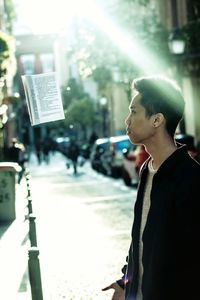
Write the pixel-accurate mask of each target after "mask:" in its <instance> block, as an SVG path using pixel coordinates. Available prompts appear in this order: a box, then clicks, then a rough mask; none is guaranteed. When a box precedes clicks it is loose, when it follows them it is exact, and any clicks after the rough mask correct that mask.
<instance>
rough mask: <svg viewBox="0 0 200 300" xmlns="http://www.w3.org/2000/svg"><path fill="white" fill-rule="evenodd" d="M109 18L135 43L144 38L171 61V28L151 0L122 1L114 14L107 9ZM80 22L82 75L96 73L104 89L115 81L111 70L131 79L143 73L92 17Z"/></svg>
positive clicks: (76, 49)
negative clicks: (108, 83) (159, 17)
mask: <svg viewBox="0 0 200 300" xmlns="http://www.w3.org/2000/svg"><path fill="white" fill-rule="evenodd" d="M107 17H109V18H111V20H112V21H113V23H115V24H116V27H119V28H120V29H121V30H122V31H124V32H125V33H126V34H127V35H128V36H130V39H132V42H134V41H135V40H139V41H141V43H142V45H143V47H144V48H145V49H149V50H150V51H152V52H153V53H154V54H155V56H156V55H158V56H159V57H162V58H163V60H165V61H166V62H167V61H168V59H169V58H170V53H169V49H168V44H167V41H168V31H167V30H166V29H165V28H164V27H163V26H162V24H161V22H160V21H159V19H158V17H157V14H156V11H155V10H154V9H152V8H151V7H150V5H149V0H146V1H145V0H143V1H142V0H140V1H139V0H132V1H130V0H125V1H122V0H118V1H116V3H115V4H114V5H113V6H112V11H110V14H109V11H108V12H107ZM76 25H77V30H76V33H77V39H76V41H77V43H76V44H75V45H74V52H72V53H73V54H74V58H76V59H77V61H78V64H79V69H80V74H81V76H83V77H86V76H89V75H92V76H93V78H94V79H95V81H97V82H98V84H99V86H100V88H101V87H102V86H103V85H105V84H106V83H107V82H109V81H111V80H112V77H111V75H110V74H109V72H110V71H112V70H113V69H115V68H117V69H118V71H119V72H120V73H126V75H127V77H131V78H133V76H135V75H137V74H138V73H139V72H140V70H139V69H138V67H136V66H135V65H134V64H133V62H132V60H131V57H128V56H127V54H126V53H124V52H123V50H122V49H120V47H118V46H116V45H115V44H114V43H113V41H112V37H111V36H109V34H106V33H105V32H104V31H103V30H102V29H101V28H100V27H98V26H97V25H95V24H94V23H92V22H89V21H88V20H82V22H81V21H80V20H79V22H77V24H76ZM108 30H109V28H108ZM119 42H120V41H119ZM101 73H102V74H101ZM111 73H112V72H111Z"/></svg>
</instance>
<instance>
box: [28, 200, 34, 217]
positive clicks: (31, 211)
mask: <svg viewBox="0 0 200 300" xmlns="http://www.w3.org/2000/svg"><path fill="white" fill-rule="evenodd" d="M27 207H28V213H29V215H30V214H32V213H33V206H32V199H31V198H30V197H28V205H27Z"/></svg>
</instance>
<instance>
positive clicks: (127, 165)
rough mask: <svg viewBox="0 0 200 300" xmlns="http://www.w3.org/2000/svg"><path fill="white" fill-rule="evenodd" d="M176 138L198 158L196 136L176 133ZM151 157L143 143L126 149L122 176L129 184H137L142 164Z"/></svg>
mask: <svg viewBox="0 0 200 300" xmlns="http://www.w3.org/2000/svg"><path fill="white" fill-rule="evenodd" d="M175 140H176V141H177V142H178V143H180V144H185V145H187V148H188V153H189V154H190V155H191V156H192V157H193V158H194V159H196V158H197V154H198V152H197V149H196V147H195V146H194V137H193V136H192V135H189V134H176V136H175ZM148 157H149V154H148V153H147V152H146V151H145V148H144V146H143V145H140V146H139V145H138V146H137V148H136V149H135V147H134V148H130V149H128V150H126V151H124V160H123V170H122V178H123V180H124V183H125V184H126V185H127V186H131V185H134V186H137V184H138V175H139V170H140V167H141V165H142V164H143V163H144V161H145V160H146V159H147V158H148Z"/></svg>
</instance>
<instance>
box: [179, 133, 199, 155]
mask: <svg viewBox="0 0 200 300" xmlns="http://www.w3.org/2000/svg"><path fill="white" fill-rule="evenodd" d="M175 139H176V141H177V142H178V143H180V144H185V145H186V146H187V149H188V153H189V154H190V155H191V156H192V157H193V158H194V159H197V156H198V151H197V148H196V146H195V145H194V137H193V136H192V135H190V134H183V133H179V134H176V136H175Z"/></svg>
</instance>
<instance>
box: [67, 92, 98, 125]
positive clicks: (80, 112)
mask: <svg viewBox="0 0 200 300" xmlns="http://www.w3.org/2000/svg"><path fill="white" fill-rule="evenodd" d="M94 122H95V109H94V103H93V101H92V100H91V99H89V98H83V99H81V100H75V101H73V102H71V104H70V105H69V107H68V109H67V111H66V119H65V123H66V124H67V125H70V124H79V125H80V126H82V127H83V128H85V127H91V126H92V125H93V123H94Z"/></svg>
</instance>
